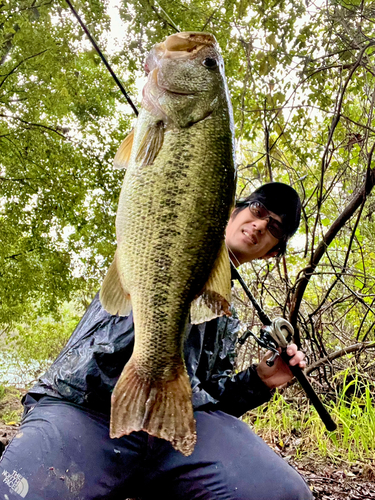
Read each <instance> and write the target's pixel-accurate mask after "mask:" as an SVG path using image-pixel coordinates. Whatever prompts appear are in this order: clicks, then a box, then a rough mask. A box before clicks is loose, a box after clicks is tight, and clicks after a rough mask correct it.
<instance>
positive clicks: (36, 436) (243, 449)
mask: <svg viewBox="0 0 375 500" xmlns="http://www.w3.org/2000/svg"><path fill="white" fill-rule="evenodd" d="M300 210H301V203H300V200H299V197H298V195H297V193H296V192H295V191H294V189H292V188H291V187H289V186H287V185H285V184H281V183H270V184H266V185H264V186H262V187H261V188H259V189H257V190H256V191H255V192H254V193H253V194H252V195H251V196H250V197H248V198H247V199H245V200H243V201H241V202H239V203H238V204H237V206H236V208H235V210H234V211H233V213H232V215H231V218H230V220H229V223H228V227H227V232H226V242H227V246H228V249H229V252H230V255H231V258H232V259H233V261H234V263H235V265H240V264H242V263H244V262H249V261H251V260H253V259H257V258H269V257H273V256H276V255H281V254H282V253H284V252H285V250H286V243H287V241H288V239H289V238H290V237H291V236H292V235H293V234H294V232H295V231H296V230H297V228H298V224H299V219H300ZM238 330H239V321H238V320H237V319H236V318H227V317H222V318H217V319H215V320H212V321H210V322H208V323H203V324H201V325H189V326H188V328H187V337H186V343H185V361H186V367H187V370H188V373H189V376H190V379H191V385H192V390H193V397H192V400H193V406H194V409H195V414H194V415H195V419H196V423H197V444H196V447H195V449H194V452H193V453H192V455H190V456H189V457H185V456H183V455H182V454H181V453H180V452H178V451H176V450H174V449H173V448H172V446H171V444H170V443H169V442H167V441H164V440H162V439H158V438H154V437H152V436H149V435H148V434H146V433H144V432H134V433H132V434H130V435H129V436H123V437H122V438H120V439H110V438H109V431H108V427H109V412H110V395H111V392H112V390H113V387H114V385H115V383H116V381H117V379H118V377H119V376H120V373H121V371H122V369H123V367H124V365H125V363H126V362H127V360H128V359H129V358H130V355H131V352H132V349H133V342H134V329H133V320H132V315H130V316H129V317H125V318H120V317H117V316H111V315H109V314H108V313H107V312H106V311H104V310H103V308H102V307H101V305H100V302H99V299H98V296H96V298H95V299H94V300H93V302H92V303H91V305H90V307H89V308H88V310H87V311H86V313H85V315H84V316H83V318H82V320H81V322H80V323H79V325H78V327H77V328H76V330H75V331H74V333H73V335H72V337H71V338H70V340H69V342H68V344H67V346H66V347H65V349H64V350H63V351H62V352H61V354H60V355H59V356H58V358H57V359H56V361H55V362H54V363H53V365H52V366H51V368H50V369H49V370H48V371H47V373H46V374H45V375H44V376H43V377H42V378H41V379H40V381H39V382H38V384H36V386H34V387H33V388H32V389H31V390H30V392H29V394H28V395H27V396H26V398H25V401H24V406H25V415H24V418H23V422H22V425H21V428H20V431H19V433H18V435H17V436H16V437H15V438H14V439H13V441H12V442H11V443H10V445H9V446H8V448H7V449H6V451H5V453H4V455H3V457H2V459H1V461H0V477H2V478H3V480H2V482H0V498H4V499H7V500H9V499H10V498H14V497H13V496H11V495H12V494H16V495H15V497H17V494H18V495H19V496H21V497H23V498H26V499H27V500H55V499H56V500H57V499H59V500H71V499H82V500H91V499H100V498H103V499H104V498H105V499H116V500H124V499H125V498H126V497H131V496H141V497H142V499H143V500H148V499H155V498H163V499H171V500H172V499H176V500H180V499H181V500H188V499H189V500H192V499H195V498H200V499H207V500H213V499H215V500H216V499H217V500H221V499H223V500H224V499H226V500H250V499H254V500H310V499H311V498H312V495H311V493H310V491H309V489H308V487H307V485H306V484H305V483H304V481H303V479H302V478H301V477H300V476H299V475H298V473H297V472H295V471H294V470H293V469H292V468H291V467H289V465H287V464H286V463H285V462H284V461H283V460H282V459H281V458H279V457H278V456H277V455H276V454H275V453H274V452H273V451H272V450H271V449H270V448H269V447H268V446H267V445H266V444H265V443H264V442H263V441H262V440H261V439H260V438H259V437H257V436H256V435H255V434H254V433H253V432H252V431H251V430H250V428H249V426H248V425H247V424H245V423H243V422H241V421H240V420H238V418H236V417H239V416H241V415H242V414H243V413H245V412H246V411H248V410H250V409H252V408H255V407H256V406H258V405H260V404H262V403H264V402H265V401H268V400H269V399H270V397H271V395H272V389H273V388H275V387H278V386H280V385H283V384H284V383H286V382H287V381H289V380H290V379H291V378H292V375H291V372H290V370H289V368H288V366H287V365H286V364H285V363H284V362H283V361H282V360H281V359H280V358H278V359H277V361H276V363H275V364H274V366H273V367H268V366H267V364H266V362H265V359H263V360H262V361H261V363H260V364H259V365H258V366H255V365H254V366H251V367H250V368H249V369H247V370H245V371H243V372H240V373H237V374H234V373H233V360H234V349H235V343H236V340H237V336H238ZM288 354H290V355H291V356H292V358H291V360H290V364H291V365H295V364H299V366H300V367H302V368H303V367H304V366H305V362H304V360H303V357H304V356H303V354H302V353H301V352H299V351H297V348H296V346H295V345H291V346H289V347H288ZM1 474H2V475H1Z"/></svg>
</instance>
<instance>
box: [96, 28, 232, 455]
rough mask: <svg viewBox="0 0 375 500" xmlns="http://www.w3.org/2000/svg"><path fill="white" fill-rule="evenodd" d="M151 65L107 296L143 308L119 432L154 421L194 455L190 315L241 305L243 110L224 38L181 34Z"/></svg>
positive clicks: (159, 49)
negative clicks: (229, 77) (227, 68)
mask: <svg viewBox="0 0 375 500" xmlns="http://www.w3.org/2000/svg"><path fill="white" fill-rule="evenodd" d="M208 59H209V63H210V66H212V60H214V62H215V64H216V63H217V65H216V66H215V68H214V69H212V67H210V68H207V67H205V61H206V60H208ZM146 67H147V70H148V71H149V72H150V74H149V77H148V81H147V83H146V86H145V89H144V92H143V101H142V109H141V111H140V114H139V117H138V120H137V124H136V127H135V130H134V132H133V134H132V136H131V137H130V138H129V137H128V138H127V139H125V141H124V143H123V145H122V146H120V149H119V152H118V153H117V155H116V158H115V164H117V165H120V166H124V165H126V167H127V172H126V175H125V179H124V183H123V187H122V190H121V195H120V199H119V206H118V211H117V217H116V235H117V250H116V255H115V260H114V263H113V264H112V266H111V267H110V269H109V271H108V274H107V276H106V278H105V280H104V282H103V286H102V289H101V293H100V299H101V301H102V304H103V306H104V307H105V308H106V309H107V310H108V311H109V312H110V313H112V314H117V313H119V314H128V313H129V311H130V307H131V308H132V309H133V317H134V331H135V344H134V351H133V354H132V357H131V359H130V360H129V362H128V363H127V364H126V366H125V368H124V370H123V372H122V374H121V376H120V379H119V381H118V382H117V384H116V387H115V389H114V392H113V395H112V409H111V428H110V432H111V436H112V437H121V436H122V435H125V434H129V433H130V432H133V431H139V430H143V431H146V432H148V433H149V434H151V435H154V436H157V437H160V438H163V439H167V440H169V441H170V442H171V443H172V445H173V446H174V447H175V448H176V449H177V450H179V451H181V452H182V453H184V454H186V455H189V454H190V453H192V451H193V449H194V444H195V441H196V435H195V422H194V418H193V409H192V404H191V387H190V381H189V378H188V375H187V372H186V368H185V364H184V360H183V354H182V352H183V342H184V336H185V330H186V325H187V322H188V319H189V313H190V316H191V320H192V321H193V322H199V321H204V320H208V319H211V318H214V317H216V316H218V315H222V314H230V312H229V300H230V266H229V258H228V255H227V251H226V248H225V245H224V233H225V227H226V224H227V221H228V218H229V214H230V210H231V208H232V206H233V200H234V193H235V167H234V139H233V121H232V110H231V105H230V99H229V95H228V91H227V87H226V81H225V76H224V70H223V62H222V58H221V56H220V53H219V49H218V46H217V43H216V40H215V39H214V37H213V36H212V35H210V34H205V33H189V32H188V33H178V34H175V35H171V36H170V37H168V38H167V39H166V40H165V42H163V43H162V44H158V45H157V46H156V47H155V48H154V49H153V51H151V53H150V55H149V56H148V58H147V62H146ZM178 90H179V91H180V92H178ZM129 148H131V152H129Z"/></svg>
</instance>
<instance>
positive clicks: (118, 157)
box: [113, 129, 134, 169]
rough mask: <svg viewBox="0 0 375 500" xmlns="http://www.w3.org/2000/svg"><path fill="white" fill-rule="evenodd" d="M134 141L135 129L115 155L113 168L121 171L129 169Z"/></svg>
mask: <svg viewBox="0 0 375 500" xmlns="http://www.w3.org/2000/svg"><path fill="white" fill-rule="evenodd" d="M133 140H134V129H133V130H132V131H131V132H130V134H129V135H127V136H126V137H125V139H124V140H123V141H122V143H121V145H120V147H119V148H118V150H117V153H116V154H115V157H114V159H113V166H114V167H115V168H118V169H121V168H127V167H128V164H129V160H130V155H131V152H132V147H133Z"/></svg>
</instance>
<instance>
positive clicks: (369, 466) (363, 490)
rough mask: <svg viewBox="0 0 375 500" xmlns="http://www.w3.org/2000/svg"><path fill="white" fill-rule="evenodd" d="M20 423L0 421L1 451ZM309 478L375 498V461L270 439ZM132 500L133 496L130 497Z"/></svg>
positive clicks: (340, 497) (318, 494) (324, 498)
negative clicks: (340, 457) (335, 459)
mask: <svg viewBox="0 0 375 500" xmlns="http://www.w3.org/2000/svg"><path fill="white" fill-rule="evenodd" d="M18 427H19V426H18V425H5V424H0V455H1V454H2V452H3V451H4V448H5V446H6V445H7V444H8V442H9V441H10V440H11V438H12V437H13V436H14V435H15V434H16V432H17V429H18ZM268 444H269V445H270V446H271V447H272V448H273V449H274V450H275V451H276V453H278V454H279V455H280V456H281V457H282V458H283V459H284V460H286V461H287V462H288V463H289V464H290V465H292V466H293V467H294V468H296V469H297V470H298V471H299V472H300V473H301V474H302V475H303V476H304V477H305V479H306V481H307V483H308V484H309V486H310V489H311V491H312V493H313V495H314V498H316V499H319V500H365V499H375V463H370V462H369V463H360V462H358V463H356V464H353V465H347V464H345V463H341V464H333V463H331V462H330V461H329V460H326V459H323V458H321V457H308V458H306V459H302V460H300V461H298V462H297V461H296V460H295V459H294V458H293V455H291V450H290V449H289V450H279V449H277V447H276V446H275V445H273V443H268ZM129 500H130V499H129Z"/></svg>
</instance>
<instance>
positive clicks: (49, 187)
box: [0, 0, 375, 389]
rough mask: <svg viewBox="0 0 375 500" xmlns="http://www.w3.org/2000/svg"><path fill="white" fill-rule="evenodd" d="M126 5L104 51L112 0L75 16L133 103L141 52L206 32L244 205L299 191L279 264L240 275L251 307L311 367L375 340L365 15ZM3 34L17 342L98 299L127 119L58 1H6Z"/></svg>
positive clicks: (200, 1) (93, 1)
mask: <svg viewBox="0 0 375 500" xmlns="http://www.w3.org/2000/svg"><path fill="white" fill-rule="evenodd" d="M119 5H120V9H119V10H118V14H117V17H118V20H120V21H122V22H123V25H122V26H123V33H122V37H121V39H120V41H118V42H117V43H116V44H115V45H114V44H113V43H111V40H112V38H111V36H112V35H111V34H110V29H111V21H110V17H109V14H108V13H109V10H108V9H109V7H110V4H109V1H106V0H88V1H86V2H83V1H77V2H75V6H76V8H77V9H78V10H79V11H80V13H81V14H83V17H84V20H85V22H86V23H87V25H88V27H89V29H90V30H91V31H92V33H93V34H94V35H95V37H96V39H97V40H98V41H99V43H100V45H101V46H102V47H103V48H104V49H105V50H106V52H107V54H108V56H109V60H110V63H111V64H112V65H113V68H114V70H115V71H116V73H117V74H118V75H119V76H120V77H121V79H122V81H123V82H124V84H125V87H126V89H127V91H128V92H129V94H130V95H132V96H133V97H134V96H135V95H136V82H137V78H138V77H139V76H140V74H141V69H142V65H143V62H144V58H145V54H146V53H147V51H148V50H149V48H150V47H151V46H152V45H153V44H154V43H155V42H157V41H160V40H161V39H162V38H164V37H165V36H166V35H169V34H171V33H173V32H175V30H176V26H178V27H179V28H180V29H182V30H207V31H211V32H213V33H214V34H215V36H216V37H217V39H218V41H219V43H220V45H221V47H222V51H223V55H224V59H225V61H226V73H227V79H228V84H229V87H230V91H231V95H232V101H233V107H234V116H235V122H236V143H237V154H238V156H237V158H238V171H239V182H238V196H241V195H243V194H246V193H248V192H249V191H251V190H252V189H253V188H254V187H257V186H258V185H259V184H260V183H263V182H266V181H269V180H277V181H283V182H287V183H290V184H292V185H293V186H294V187H295V188H296V189H297V190H298V192H299V193H300V195H301V198H302V200H303V221H302V224H301V229H300V232H299V234H298V235H297V236H296V237H295V238H294V240H292V242H291V244H290V246H289V248H290V250H289V253H288V256H287V257H286V258H284V259H281V260H279V261H276V262H275V261H261V262H259V263H253V264H251V265H249V266H248V268H247V269H245V268H244V269H243V274H244V276H245V278H246V279H247V281H248V282H249V283H252V285H253V288H254V290H256V293H257V297H258V298H259V300H260V302H261V303H262V304H263V305H264V306H266V308H267V311H268V312H269V313H270V315H272V316H276V315H280V314H282V315H284V316H285V317H287V318H289V319H290V321H291V322H292V324H293V325H294V326H295V329H296V340H297V342H298V343H300V344H302V345H303V346H304V347H305V349H306V350H307V353H308V355H309V357H310V360H312V361H317V360H319V359H320V358H323V357H324V356H326V355H327V354H328V353H329V352H332V351H334V350H335V349H340V348H342V347H345V346H348V345H350V344H353V343H356V342H358V341H366V340H372V339H373V338H374V335H373V328H374V326H375V318H374V314H375V309H374V301H375V282H374V274H375V273H374V268H375V252H374V249H373V241H372V234H373V231H374V224H375V222H374V220H373V214H372V213H373V207H374V203H375V201H374V197H373V195H372V194H371V190H372V186H373V184H374V182H375V172H374V160H373V153H374V144H375V142H374V137H375V123H374V122H375V119H374V112H373V110H374V101H375V94H374V92H373V89H374V84H375V81H374V80H375V53H374V51H375V38H374V31H373V26H374V20H375V11H374V7H373V4H372V2H370V1H369V0H363V1H361V2H358V1H356V0H352V2H351V3H350V2H349V3H348V2H341V1H340V0H331V1H330V2H327V3H323V2H316V3H309V2H306V3H304V2H300V1H297V0H285V1H282V2H271V1H269V0H264V1H262V2H251V1H247V0H224V2H221V1H220V2H219V1H216V0H213V1H211V2H206V1H204V0H178V1H173V2H172V1H171V0H160V2H154V1H153V0H129V1H127V2H119ZM0 23H1V26H2V31H1V34H0V68H1V73H0V103H1V104H0V150H1V161H0V225H1V229H2V230H1V233H0V292H1V293H0V304H1V307H0V324H2V325H3V328H4V330H5V331H7V332H22V334H23V335H24V334H26V331H27V329H26V327H25V326H22V325H25V324H29V321H31V324H32V325H35V324H36V322H37V318H40V317H42V316H43V315H48V314H49V313H50V312H55V313H56V312H57V311H58V310H59V305H60V304H62V303H63V302H64V301H65V300H69V299H71V298H72V297H78V298H81V301H82V303H84V304H87V302H88V301H89V300H90V297H92V296H93V294H94V293H95V291H96V290H97V289H98V287H99V285H100V282H101V279H102V277H103V275H104V273H105V271H106V269H107V268H108V264H109V262H110V261H111V259H112V256H113V252H114V245H115V243H114V242H115V238H114V214H115V211H116V203H117V198H118V194H119V189H120V186H121V180H122V177H123V173H122V172H118V171H114V170H113V168H112V158H113V156H114V154H115V151H116V148H117V147H118V145H119V143H120V141H121V139H122V138H123V137H124V136H125V135H126V133H127V132H128V131H129V129H130V127H131V122H132V120H133V116H132V114H131V109H130V107H129V106H127V105H124V99H123V97H122V95H121V94H120V92H119V90H118V89H117V88H116V86H115V83H114V82H113V81H112V80H111V77H110V76H109V74H108V73H107V71H106V69H105V68H104V66H103V65H102V64H101V62H100V60H99V58H98V56H97V54H96V53H95V52H94V51H93V49H92V47H91V46H90V45H89V44H88V42H87V41H86V39H85V38H84V36H83V35H82V33H81V30H80V29H79V28H78V27H77V22H76V20H75V19H74V17H73V16H72V14H71V13H70V11H69V10H68V7H67V5H66V4H65V3H64V1H63V0H60V1H57V2H51V1H49V0H39V1H38V2H35V0H20V1H19V2H17V5H15V2H14V0H1V2H0ZM134 100H135V99H134ZM136 104H137V105H138V106H139V103H136ZM237 295H238V297H239V300H240V301H242V302H243V303H244V304H245V303H246V302H245V299H244V297H243V295H242V294H241V291H237ZM238 307H239V309H240V312H241V315H242V317H243V318H244V319H245V321H247V322H248V323H249V324H251V325H252V324H254V321H255V322H256V318H255V317H254V313H253V311H252V310H250V309H249V308H248V306H246V305H241V302H239V306H238ZM25 318H27V320H26V319H25ZM29 318H31V320H29ZM46 321H47V320H46ZM48 321H49V320H48ZM48 321H47V323H48ZM33 322H34V323H33ZM51 328H52V327H51ZM54 328H55V330H53V329H52V330H53V331H54V332H56V331H57V330H56V328H57V327H56V326H55V327H54ZM42 330H43V331H44V332H47V331H48V329H47V326H46V325H44V326H43V328H42ZM52 330H51V331H52ZM60 333H61V332H60ZM60 333H59V334H58V335H60ZM61 334H62V337H64V335H65V333H64V332H63V333H61ZM53 335H54V334H53ZM56 335H57V334H56ZM47 336H48V335H47ZM25 339H27V335H26V337H25ZM59 342H60V341H59ZM24 345H25V346H26V345H28V344H27V340H25V343H24ZM28 348H30V349H31V347H30V346H28ZM46 349H47V350H48V349H49V348H47V346H46ZM21 351H22V349H21ZM25 352H26V351H25ZM46 355H47V353H46ZM47 357H48V356H47ZM356 359H357V358H356ZM358 359H359V358H358ZM364 363H365V364H366V363H367V364H368V362H367V358H366V360H365V361H364ZM366 366H367V365H366ZM341 368H342V363H341V361H340V360H338V361H337V360H336V361H335V362H334V363H331V364H330V365H329V367H328V368H327V367H326V366H323V367H320V368H319V369H318V370H319V371H318V372H316V373H318V374H319V377H320V382H321V383H324V384H325V387H329V386H330V385H332V377H333V375H334V373H335V372H336V371H337V370H340V369H341ZM331 389H332V387H331Z"/></svg>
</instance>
